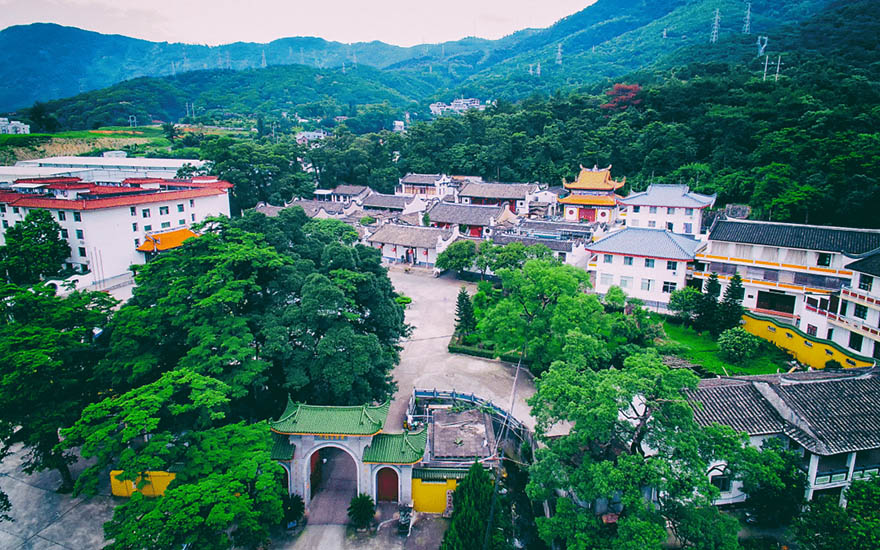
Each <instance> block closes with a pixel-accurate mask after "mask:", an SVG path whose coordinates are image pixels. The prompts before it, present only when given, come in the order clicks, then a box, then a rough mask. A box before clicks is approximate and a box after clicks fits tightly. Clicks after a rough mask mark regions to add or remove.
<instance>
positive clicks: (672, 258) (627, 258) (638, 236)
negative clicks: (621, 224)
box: [587, 227, 705, 311]
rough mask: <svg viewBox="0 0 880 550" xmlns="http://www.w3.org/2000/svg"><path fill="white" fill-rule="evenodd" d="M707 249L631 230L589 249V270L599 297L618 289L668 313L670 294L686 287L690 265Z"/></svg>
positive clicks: (675, 236) (671, 235) (671, 237)
mask: <svg viewBox="0 0 880 550" xmlns="http://www.w3.org/2000/svg"><path fill="white" fill-rule="evenodd" d="M704 246H705V243H702V242H700V241H698V240H696V239H694V238H692V237H688V236H685V235H678V234H676V233H672V232H670V231H664V230H662V229H644V228H632V227H628V228H626V229H622V230H620V231H616V232H614V233H611V234H610V235H608V236H607V237H605V238H603V239H602V240H600V241H597V242H595V243H592V244H590V245H589V246H587V251H588V252H590V253H591V257H590V260H589V264H588V268H587V269H588V271H589V272H590V275H591V277H592V278H593V288H594V289H595V291H596V292H597V293H598V294H603V295H604V294H605V293H606V292H608V289H609V288H610V287H612V286H618V287H620V288H621V289H622V290H623V291H624V292H625V293H626V294H627V296H631V297H633V298H638V299H640V300H643V301H644V302H645V305H647V306H648V307H652V308H655V309H657V310H664V311H665V310H666V309H667V306H668V304H669V296H670V294H672V292H673V291H675V290H679V289H682V288H684V287H685V286H686V284H687V279H688V264H690V263H692V262H693V261H694V258H695V257H696V254H697V252H698V251H699V250H700V249H702V248H703V247H704Z"/></svg>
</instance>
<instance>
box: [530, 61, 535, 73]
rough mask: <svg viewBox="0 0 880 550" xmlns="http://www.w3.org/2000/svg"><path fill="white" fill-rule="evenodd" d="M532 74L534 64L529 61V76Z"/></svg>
mask: <svg viewBox="0 0 880 550" xmlns="http://www.w3.org/2000/svg"><path fill="white" fill-rule="evenodd" d="M534 74H535V69H534V66H533V65H532V64H531V63H529V76H532V75H534Z"/></svg>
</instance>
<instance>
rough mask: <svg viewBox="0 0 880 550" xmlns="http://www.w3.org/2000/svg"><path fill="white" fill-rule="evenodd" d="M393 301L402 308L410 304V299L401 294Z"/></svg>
mask: <svg viewBox="0 0 880 550" xmlns="http://www.w3.org/2000/svg"><path fill="white" fill-rule="evenodd" d="M394 301H395V302H397V303H398V304H400V305H402V306H403V307H406V306H408V305H410V304H411V303H412V298H410V297H409V296H404V295H403V294H401V295H400V296H398V297H397V298H395V299H394Z"/></svg>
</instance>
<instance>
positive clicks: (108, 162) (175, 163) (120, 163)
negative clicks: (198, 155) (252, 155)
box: [15, 156, 205, 169]
mask: <svg viewBox="0 0 880 550" xmlns="http://www.w3.org/2000/svg"><path fill="white" fill-rule="evenodd" d="M187 164H189V165H191V166H195V167H196V168H199V167H201V166H203V165H204V164H205V162H204V161H201V160H193V159H160V158H143V157H72V156H61V157H47V158H41V159H31V160H20V161H18V162H16V163H15V166H16V167H19V166H40V167H61V168H63V167H77V168H79V167H81V168H123V169H124V168H156V169H160V168H169V169H171V168H183V167H184V166H185V165H187Z"/></svg>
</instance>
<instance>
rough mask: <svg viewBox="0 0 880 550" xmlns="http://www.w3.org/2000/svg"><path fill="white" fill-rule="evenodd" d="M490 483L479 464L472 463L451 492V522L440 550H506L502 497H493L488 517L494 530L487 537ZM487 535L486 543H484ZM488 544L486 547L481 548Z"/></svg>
mask: <svg viewBox="0 0 880 550" xmlns="http://www.w3.org/2000/svg"><path fill="white" fill-rule="evenodd" d="M493 490H494V483H493V482H492V479H491V478H490V477H489V473H488V472H486V469H485V468H484V467H483V465H482V464H480V463H478V462H474V463H473V464H472V465H471V467H470V469H468V473H467V475H466V476H465V477H464V479H462V480H461V482H460V483H459V484H458V486H457V487H456V488H455V493H453V495H452V503H453V509H452V521H450V523H449V529H447V531H446V533H445V534H444V535H443V542H442V543H441V544H440V550H470V549H472V548H473V549H475V548H488V549H491V550H502V549H505V548H510V544H509V543H507V540H506V536H505V534H506V533H505V530H506V528H507V526H508V525H509V521H510V519H509V512H508V510H509V509H510V505H509V504H507V503H506V502H500V501H499V500H505V499H504V497H500V499H499V497H498V496H497V495H496V496H495V498H496V499H499V500H496V502H495V509H494V511H493V512H494V513H493V514H492V516H493V517H492V525H493V527H494V529H492V530H491V531H489V532H488V533H487V530H488V529H490V528H489V516H490V510H491V509H492V498H493V496H492V493H493ZM487 534H488V535H489V540H488V541H487V540H486V536H487ZM485 542H488V545H486V544H484V543H485Z"/></svg>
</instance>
